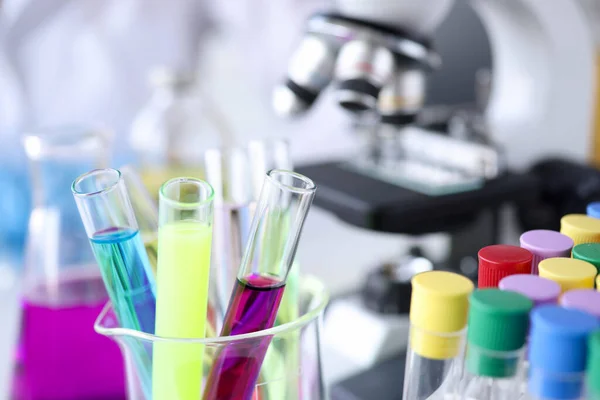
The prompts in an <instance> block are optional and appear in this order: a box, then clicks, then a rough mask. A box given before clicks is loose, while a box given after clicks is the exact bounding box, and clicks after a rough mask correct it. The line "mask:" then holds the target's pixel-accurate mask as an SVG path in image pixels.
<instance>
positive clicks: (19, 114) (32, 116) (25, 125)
mask: <svg viewBox="0 0 600 400" xmlns="http://www.w3.org/2000/svg"><path fill="white" fill-rule="evenodd" d="M327 3H328V0H277V1H272V0H168V1H166V0H43V1H35V0H0V4H1V6H0V141H1V142H3V143H4V142H6V141H7V140H8V141H9V142H11V143H14V142H16V139H15V137H16V136H17V135H18V134H19V133H21V132H23V131H24V130H27V129H30V128H35V127H40V126H56V125H71V124H81V125H90V124H97V125H104V126H107V127H109V128H111V129H112V130H113V131H115V133H116V134H117V135H116V137H117V138H118V139H119V142H117V144H116V146H115V153H116V155H117V156H119V155H121V156H128V155H130V154H128V153H127V149H126V147H127V144H126V141H125V140H124V137H125V135H127V133H128V130H129V127H130V124H131V121H132V118H133V116H134V115H135V113H136V112H137V111H138V110H139V109H140V108H141V107H142V106H143V104H144V102H145V101H146V99H147V98H148V97H149V90H150V87H149V85H148V80H147V75H148V72H149V70H150V69H152V68H153V67H155V66H158V65H164V66H169V67H173V68H177V69H188V68H195V65H196V61H197V60H198V56H199V53H198V49H199V43H200V41H201V38H202V37H203V33H204V32H205V31H206V28H207V27H208V26H210V25H216V26H218V27H219V29H220V30H221V31H222V32H226V36H227V37H228V39H229V42H228V43H229V44H228V46H223V45H222V44H218V45H217V47H218V48H220V49H221V53H223V52H226V53H227V56H226V57H224V58H223V57H221V59H220V61H221V65H219V63H218V62H216V64H217V67H213V68H212V71H213V72H214V73H215V74H216V75H217V76H215V77H211V76H207V77H206V80H205V81H206V85H207V86H209V87H211V91H212V92H213V93H216V94H217V95H216V97H218V99H217V100H219V99H220V101H217V103H220V104H221V108H222V110H221V111H222V112H223V113H225V114H226V115H227V116H229V117H230V119H231V120H232V126H233V128H234V129H235V130H236V131H237V134H238V136H240V137H242V138H246V139H247V136H273V135H275V136H277V135H279V136H281V135H285V136H288V137H290V138H291V139H292V144H293V146H294V147H295V149H296V151H295V152H296V153H297V154H299V155H300V157H302V155H306V154H308V155H309V158H310V156H314V155H315V154H322V155H323V156H327V154H329V153H328V150H327V149H326V148H327V147H328V146H327V145H326V142H327V143H329V144H330V145H332V146H333V148H336V147H339V144H340V143H345V142H349V140H348V138H345V140H342V138H336V137H335V136H333V137H332V136H331V135H332V133H331V132H332V131H334V130H336V129H337V130H340V129H343V127H342V126H341V125H340V124H335V123H334V121H335V119H333V120H332V117H331V113H333V114H334V115H338V114H339V111H338V110H336V109H335V107H333V106H332V105H331V106H328V107H321V108H320V110H318V111H317V112H316V113H315V114H316V115H320V117H317V116H315V115H311V116H309V117H308V118H306V119H304V120H302V121H299V122H295V123H285V122H282V121H279V120H277V119H276V117H275V116H274V114H273V113H272V111H271V108H270V91H271V89H272V87H273V85H274V84H275V83H276V82H277V81H278V80H280V79H281V78H283V76H284V74H285V70H286V68H287V61H288V59H289V55H290V54H291V52H292V51H293V50H294V46H295V44H296V43H297V42H298V40H299V38H300V35H301V33H302V26H303V24H304V21H305V18H306V16H307V15H309V14H310V13H312V12H314V11H315V10H316V9H318V8H320V7H322V6H324V5H327ZM207 58H210V57H207ZM233 59H235V60H236V62H235V64H236V66H235V68H234V69H231V66H230V68H229V69H227V68H225V67H226V66H227V64H230V62H231V60H233ZM200 61H202V62H204V61H207V62H209V63H210V62H212V61H211V60H210V59H208V60H207V59H203V57H202V56H201V57H200ZM240 93H245V95H242V96H240ZM257 100H258V101H257ZM327 103H331V100H329V101H328V102H327ZM327 110H329V111H327ZM322 121H326V123H323V122H322ZM315 127H316V128H317V129H315ZM245 136H246V137H245ZM121 139H122V140H121ZM342 147H345V146H342ZM315 149H316V151H315ZM319 150H321V151H319ZM2 158H4V157H3V155H2V147H0V160H2ZM117 159H119V158H118V157H117Z"/></svg>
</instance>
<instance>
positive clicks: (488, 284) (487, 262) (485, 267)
mask: <svg viewBox="0 0 600 400" xmlns="http://www.w3.org/2000/svg"><path fill="white" fill-rule="evenodd" d="M477 255H478V257H479V280H478V284H477V286H478V287H479V288H480V289H483V288H496V287H498V283H499V282H500V280H501V279H502V278H504V277H506V276H509V275H515V274H529V273H531V262H532V260H533V255H532V254H531V252H530V251H529V250H526V249H523V248H521V247H517V246H510V245H505V244H496V245H492V246H486V247H484V248H482V249H481V250H479V253H478V254H477Z"/></svg>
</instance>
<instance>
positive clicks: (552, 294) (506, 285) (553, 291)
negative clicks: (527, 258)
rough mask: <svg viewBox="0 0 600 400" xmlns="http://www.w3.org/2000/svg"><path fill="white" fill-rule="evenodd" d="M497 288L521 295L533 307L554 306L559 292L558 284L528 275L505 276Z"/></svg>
mask: <svg viewBox="0 0 600 400" xmlns="http://www.w3.org/2000/svg"><path fill="white" fill-rule="evenodd" d="M498 288H500V290H509V291H512V292H517V293H520V294H522V295H523V296H525V297H527V298H528V299H530V300H531V301H533V305H534V307H537V306H539V305H542V304H556V303H557V301H558V297H559V296H560V291H561V289H560V285H559V284H558V283H556V282H554V281H551V280H550V279H546V278H542V277H541V276H537V275H529V274H517V275H511V276H507V277H506V278H503V279H502V280H501V281H500V283H499V284H498ZM598 294H600V293H598Z"/></svg>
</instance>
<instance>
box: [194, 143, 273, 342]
mask: <svg viewBox="0 0 600 400" xmlns="http://www.w3.org/2000/svg"><path fill="white" fill-rule="evenodd" d="M204 169H205V172H206V180H207V182H208V183H209V184H210V185H211V186H212V187H213V189H214V191H215V195H214V226H213V252H212V265H213V268H212V271H211V274H214V275H212V276H213V278H212V285H211V287H210V300H211V304H212V305H213V306H214V309H215V318H214V324H215V326H216V329H217V331H220V330H221V324H222V323H223V319H224V318H225V312H226V311H227V305H228V304H229V298H230V297H231V291H232V290H233V286H234V283H235V277H236V275H237V271H238V268H239V267H240V263H241V262H242V256H243V253H244V248H245V247H246V243H247V241H248V234H249V232H250V225H251V223H252V212H253V209H254V201H253V199H252V189H251V179H250V177H251V174H250V168H249V161H248V154H247V151H246V149H244V148H242V147H230V148H222V149H209V150H207V151H206V152H205V153H204ZM263 176H264V174H263Z"/></svg>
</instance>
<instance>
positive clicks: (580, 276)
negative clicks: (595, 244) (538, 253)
mask: <svg viewBox="0 0 600 400" xmlns="http://www.w3.org/2000/svg"><path fill="white" fill-rule="evenodd" d="M538 270H539V273H540V276H541V277H542V278H547V279H550V280H553V281H554V282H556V283H558V284H559V285H560V288H561V290H562V292H563V293H564V292H566V291H568V290H572V289H593V288H594V279H596V274H597V273H598V270H597V269H596V267H594V266H593V265H592V264H590V263H588V262H586V261H582V260H576V259H574V258H562V257H558V258H547V259H545V260H543V261H541V262H540V264H539V265H538Z"/></svg>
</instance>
